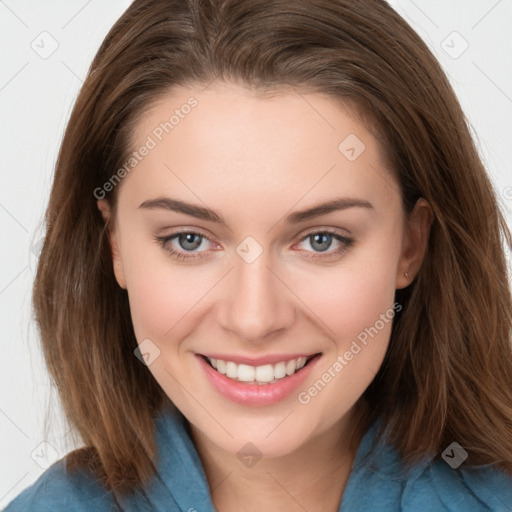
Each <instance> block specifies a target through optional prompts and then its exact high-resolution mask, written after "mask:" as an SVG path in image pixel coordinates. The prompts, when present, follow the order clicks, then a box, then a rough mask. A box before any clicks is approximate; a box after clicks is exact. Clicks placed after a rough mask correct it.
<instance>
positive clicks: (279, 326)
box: [98, 83, 428, 457]
mask: <svg viewBox="0 0 512 512" xmlns="http://www.w3.org/2000/svg"><path fill="white" fill-rule="evenodd" d="M347 112H348V111H346V110H344V109H342V108H341V107H340V106H337V105H336V104H335V103H334V102H333V101H331V100H330V99H329V98H328V97H327V96H324V95H320V94H300V95H299V94H297V93H294V92H291V91H290V92H287V91H284V90H283V92H282V93H281V94H280V95H278V96H275V97H273V98H263V97H258V96H257V95H256V94H255V93H254V92H251V91H250V90H248V89H245V88H242V87H240V86H238V85H234V84H224V85H220V84H218V83H215V84H212V85H210V86H209V87H208V88H206V89H204V90H201V89H199V88H197V89H194V88H188V89H179V90H178V89H176V90H175V91H174V92H172V93H169V94H168V95H167V96H166V97H165V98H164V99H162V100H161V101H160V102H159V103H158V104H157V105H154V106H153V107H152V108H151V109H150V110H149V111H148V112H147V113H146V114H145V115H144V117H143V119H142V120H141V121H140V122H139V124H138V126H137V129H136V131H135V133H134V136H133V141H132V142H133V148H132V149H133V151H138V153H137V154H138V156H136V157H135V158H137V161H136V163H135V160H132V161H131V164H129V165H128V166H127V167H126V169H130V170H129V171H128V172H127V173H126V174H127V175H126V176H125V177H124V178H123V180H122V182H121V183H120V184H119V185H117V186H118V187H119V190H117V192H118V194H119V195H118V208H117V213H116V217H115V223H114V226H113V230H112V232H111V243H112V247H113V260H114V270H115V273H116V278H117V280H118V282H119V284H120V286H122V287H123V288H126V289H127V291H128V295H129V300H130V308H131V315H132V320H133V326H134V330H135V334H136V337H137V340H138V342H139V345H140V350H141V352H142V353H143V354H144V357H145V361H146V364H147V365H148V370H149V371H150V372H151V373H152V374H153V376H154V377H155V379H156V380H157V381H158V383H159V384H160V386H161V387H162V388H163V389H164V391H165V392H166V394H167V395H168V396H169V397H170V399H171V400H172V401H173V402H174V403H175V404H176V406H177V407H178V408H179V409H180V410H181V411H182V412H183V414H184V415H185V416H186V417H187V418H188V419H189V421H190V422H191V423H192V425H193V426H194V428H196V429H198V430H199V431H201V432H202V433H203V435H205V436H206V437H207V438H208V439H209V440H210V441H211V442H213V443H215V445H217V446H218V447H221V448H223V449H225V450H227V451H229V452H231V453H237V452H238V451H239V450H240V449H241V448H242V447H243V446H244V445H246V443H247V442H251V443H252V444H253V445H255V446H256V447H257V449H258V450H259V452H260V453H261V454H262V455H263V456H267V457H272V456H279V455H283V454H286V453H291V452H293V451H294V450H296V449H297V448H299V447H300V446H301V445H304V444H305V443H306V442H307V441H308V440H310V439H313V438H314V437H316V436H318V435H319V434H322V433H323V432H326V431H327V429H330V428H336V426H337V424H338V425H341V424H342V422H343V421H345V420H346V418H348V417H349V414H348V413H350V412H351V411H353V409H352V408H353V406H354V404H355V402H356V401H357V399H358V398H359V397H360V396H361V394H362V393H363V391H364V390H365V388H366V387H367V386H368V385H369V384H370V382H371V381H372V379H373V377H374V376H375V374H376V373H377V371H378V369H379V367H380V365H381V363H382V361H383V358H384V355H385V353H386V349H387V347H388V342H389V338H390V332H391V324H392V318H393V315H394V313H395V312H396V311H398V310H399V309H400V308H401V305H398V304H395V299H394V294H395V289H397V288H402V287H404V286H407V285H408V284H409V283H410V281H411V280H412V279H413V277H414V275H415V273H416V272H417V270H418V268H419V266H420V264H421V258H422V254H423V250H424V245H425V239H426V235H425V226H426V221H425V219H426V215H423V213H424V212H425V211H426V207H425V205H422V204H420V203H421V201H420V203H419V204H418V206H417V208H416V209H415V212H417V215H415V216H414V218H412V219H411V220H410V221H407V219H406V217H405V214H404V212H403V210H402V207H401V199H400V194H399V187H398V184H397V182H396V180H395V179H394V178H393V176H392V174H391V173H390V172H389V171H388V170H387V169H385V168H384V167H383V164H382V162H381V158H380V155H379V147H378V145H377V142H376V140H375V138H374V137H373V136H372V135H371V134H370V133H369V132H368V131H367V130H365V129H364V128H363V126H362V125H361V124H358V123H357V122H356V121H355V120H354V119H353V118H352V117H351V116H350V115H348V113H347ZM171 116H174V117H172V118H171ZM166 123H167V124H166ZM142 147H145V148H146V150H144V149H140V148H142ZM134 163H135V164H134ZM131 165H133V168H130V166H131ZM126 169H125V170H126ZM122 175H123V173H121V176H122ZM333 201H339V203H338V205H337V207H336V208H330V207H329V208H323V209H322V208H319V209H318V210H315V207H318V206H319V205H322V204H324V203H331V202H333ZM178 202H179V204H180V205H181V206H180V208H177V209H175V208H174V207H176V205H177V204H178ZM98 204H99V207H100V209H102V211H103V212H104V216H105V217H107V216H108V211H107V209H106V204H105V202H104V201H101V200H100V201H99V203H98ZM185 204H187V205H191V206H185ZM427 206H428V204H427ZM178 210H179V211H178ZM206 212H208V214H206ZM299 212H309V213H307V214H306V213H299ZM422 212H423V213H422ZM414 219H416V220H414ZM185 231H187V232H190V233H189V234H188V235H184V234H182V235H181V236H179V234H180V233H183V232H185ZM326 231H328V232H329V233H327V234H325V232H326ZM171 251H173V252H171ZM178 256H182V257H186V258H187V259H177V258H178ZM404 272H408V274H409V277H408V278H406V277H405V275H404ZM314 355H316V357H314V358H313V359H312V360H311V361H309V358H310V357H311V356H314ZM203 356H211V357H214V358H217V359H221V360H222V361H224V362H220V363H216V364H217V369H214V368H212V367H211V366H210V365H209V363H207V362H206V360H205V358H204V357H203ZM134 358H135V356H134ZM304 358H308V359H307V364H306V365H305V366H303V367H302V368H301V369H299V371H297V370H296V368H295V372H294V367H296V366H297V363H298V364H299V366H301V365H302V364H304ZM134 360H135V359H134ZM291 360H298V361H296V363H295V365H294V363H291V362H289V361H291ZM237 362H238V363H243V364H241V365H238V364H236V363H237ZM137 364H142V363H138V362H137ZM260 367H262V368H260ZM226 372H227V375H228V376H226V375H225V373H226ZM223 373H224V374H223ZM289 374H290V375H289ZM254 378H255V379H257V380H258V381H259V382H261V384H260V383H258V382H252V383H250V381H251V380H252V379H254ZM269 380H272V381H274V380H275V381H276V382H274V383H268V382H267V381H269ZM241 381H242V382H241Z"/></svg>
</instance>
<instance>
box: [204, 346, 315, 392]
mask: <svg viewBox="0 0 512 512" xmlns="http://www.w3.org/2000/svg"><path fill="white" fill-rule="evenodd" d="M198 355H199V356H200V357H201V358H202V359H203V360H204V361H205V362H206V363H207V364H208V365H209V366H210V368H212V369H213V370H215V371H216V372H217V373H219V374H221V375H223V376H224V377H227V378H228V379H230V380H232V381H234V382H240V383H244V384H249V385H251V384H252V385H259V386H265V385H270V384H275V383H278V382H280V381H282V380H285V379H287V378H288V377H291V376H292V375H295V374H298V373H301V372H303V371H304V369H305V368H306V367H308V365H310V364H311V362H312V361H313V360H316V359H318V358H319V357H320V356H321V355H322V352H317V353H315V354H311V355H309V356H304V355H301V356H299V357H283V358H281V360H277V361H276V362H275V363H274V364H271V363H267V364H260V365H255V364H253V365H251V364H244V363H236V362H235V361H232V360H230V359H228V358H227V357H226V358H225V359H221V358H215V357H210V356H206V355H203V354H198ZM274 359H275V358H274Z"/></svg>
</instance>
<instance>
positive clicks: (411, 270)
mask: <svg viewBox="0 0 512 512" xmlns="http://www.w3.org/2000/svg"><path fill="white" fill-rule="evenodd" d="M433 219H434V214H433V212H432V207H431V206H430V203H429V202H428V201H427V200H426V199H424V198H420V199H418V201H417V202H416V204H415V205H414V208H413V210H412V212H411V213H410V215H409V218H408V219H407V220H406V229H405V230H404V237H403V241H402V253H401V255H400V260H399V262H398V266H397V274H396V285H395V286H396V288H397V289H398V288H405V287H406V286H409V285H410V284H411V282H412V281H413V280H414V278H415V277H416V275H417V274H418V272H419V270H420V267H421V264H422V262H423V258H424V256H425V251H426V249H427V242H428V238H429V235H430V227H431V225H432V221H433ZM405 273H407V275H408V277H406V276H405Z"/></svg>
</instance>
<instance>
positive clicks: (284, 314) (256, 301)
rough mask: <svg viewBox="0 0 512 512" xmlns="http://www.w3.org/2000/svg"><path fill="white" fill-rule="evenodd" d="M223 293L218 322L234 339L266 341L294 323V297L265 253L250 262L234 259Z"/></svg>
mask: <svg viewBox="0 0 512 512" xmlns="http://www.w3.org/2000/svg"><path fill="white" fill-rule="evenodd" d="M225 291H226V296H225V297H226V300H225V301H224V302H223V307H222V308H221V311H220V312H219V314H220V317H221V318H220V323H221V327H223V328H224V329H225V330H227V331H231V332H232V333H233V335H235V336H236V338H237V339H241V340H246V341H250V342H253V343H256V342H266V341H268V339H269V338H270V337H272V336H274V335H277V334H278V333H279V332H280V333H281V334H282V333H283V332H285V331H286V329H288V328H290V326H291V325H292V324H293V322H294V320H295V315H296V302H295V300H294V298H295V295H294V294H293V292H292V291H291V290H290V289H289V288H288V283H287V282H286V280H285V279H283V277H281V276H280V275H279V273H278V272H277V271H276V270H275V268H273V267H271V262H270V258H269V257H267V255H266V252H263V254H262V255H260V257H259V258H258V259H257V260H256V261H254V262H252V263H247V262H246V261H244V260H243V259H242V258H237V260H236V261H235V268H234V269H233V270H232V271H231V272H230V275H229V277H228V285H227V286H226V290H225Z"/></svg>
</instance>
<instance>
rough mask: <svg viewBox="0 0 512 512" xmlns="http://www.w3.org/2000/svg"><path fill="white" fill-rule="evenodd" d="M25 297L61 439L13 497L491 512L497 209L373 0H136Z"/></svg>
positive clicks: (502, 435)
mask: <svg viewBox="0 0 512 512" xmlns="http://www.w3.org/2000/svg"><path fill="white" fill-rule="evenodd" d="M46 221H47V236H46V239H45V243H44V247H43V249H42V253H41V257H40V262H39V267H38V272H37V276H36V282H35V285H34V305H35V310H36V315H37V320H38V323H39V326H40V330H41V338H42V343H43V349H44V354H45V358H46V363H47V365H48V368H49V371H50V373H51V375H52V377H53V379H54V380H55V382H56V384H57V386H58V389H59V393H60V397H61V399H62V403H63V406H64V409H65V412H66V415H67V417H68V419H69V421H70V424H71V425H72V426H74V427H75V428H76V430H77V431H78V433H79V434H80V436H81V439H82V440H83V443H84V444H85V446H84V447H83V448H81V449H79V450H75V451H74V452H72V453H71V454H68V456H66V457H65V458H64V459H62V460H60V461H58V462H57V463H56V464H54V465H53V466H52V467H51V468H49V469H48V470H47V471H46V473H44V474H43V475H42V476H41V477H40V479H39V480H38V481H37V482H36V483H35V484H34V485H33V486H31V487H30V488H29V489H27V490H25V491H23V492H22V493H21V495H20V496H18V498H16V499H15V500H14V501H13V502H12V503H11V504H10V505H9V506H8V507H7V509H6V510H7V511H8V512H14V511H17V510H34V511H35V510H47V509H51V510H54V511H59V510H92V509H94V510H113V509H116V510H158V511H160V510H162V511H163V510H188V511H190V512H192V511H194V510H197V511H202V510H211V511H213V510H217V511H219V512H231V511H234V510H247V511H259V510H266V511H272V510H283V509H285V510H308V511H313V510H323V511H325V510H332V511H336V510H343V511H352V510H357V511H359V510H364V511H373V510H375V511H377V510H378V511H381V510H386V511H387V510H407V511H409V510H410V511H422V510H450V511H459V510H465V511H473V510H474V511H476V510H478V511H480V510H493V511H494V510H503V511H504V510H507V511H508V510H510V507H511V504H512V477H511V475H512V432H511V428H510V427H511V419H512V408H511V398H512V353H511V343H510V327H511V297H510V289H509V283H508V278H507V269H506V262H505V258H504V252H503V246H502V242H503V241H505V242H506V243H507V245H508V246H509V247H510V245H511V239H510V232H509V230H508V228H507V226H506V224H505V222H504V218H503V215H502V213H501V211H500V209H499V207H498V204H497V199H496V197H495V194H494V192H493V189H492V186H491V183H490V180H489V178H488V176H487V174H486V172H485V169H484V167H483V165H482V162H481V161H480V159H479V156H478V153H477V150H476V148H475V146H474V143H473V141H472V139H471V136H470V132H469V130H468V127H467V124H466V122H465V118H464V114H463V112H462V110H461V108H460V106H459V103H458V101H457V99H456V97H455V95H454V93H453V90H452V89H451V87H450V85H449V83H448V81H447V79H446V77H445V75H444V74H443V72H442V70H441V68H440V66H439V64H438V63H437V62H436V60H435V58H434V57H433V56H432V54H431V53H430V52H429V50H428V49H427V47H426V46H425V44H424V43H423V42H422V41H421V39H420V38H419V36H418V35H417V34H416V33H414V32H413V31H412V29H411V28H410V27H409V26H408V25H407V24H406V23H405V22H404V21H403V19H402V18H400V16H398V14H397V13H396V12H395V11H393V10H392V9H391V8H390V7H389V6H388V5H387V4H386V2H384V1H380V0H379V1H378V0H364V1H361V2H357V3H354V2H349V1H345V0H337V1H335V2H333V1H327V0H308V1H306V0H301V1H296V2H292V3H289V2H284V1H281V0H276V1H273V2H255V1H247V0H245V1H221V0H209V1H202V2H199V1H197V0H189V1H164V0H136V1H135V2H133V4H132V5H131V6H130V7H129V9H128V10H127V11H126V12H125V13H124V14H123V16H122V17H121V18H120V19H119V21H118V22H117V23H116V24H115V26H114V27H113V28H112V30H111V31H110V33H109V34H108V36H107V37H106V39H105V41H104V43H103V45H102V46H101V48H100V50H99V52H98V54H97V56H96V58H95V59H94V61H93V63H92V66H91V69H90V72H89V75H88V77H87V79H86V81H85V83H84V86H83V88H82V91H81V93H80V96H79V98H78V100H77V102H76V105H75V108H74V110H73V113H72V116H71V119H70V121H69V125H68V128H67V130H66V134H65V137H64V140H63V143H62V147H61V151H60V155H59V159H58V162H57V169H56V174H55V180H54V184H53V189H52V193H51V197H50V203H49V206H48V211H47V216H46Z"/></svg>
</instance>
